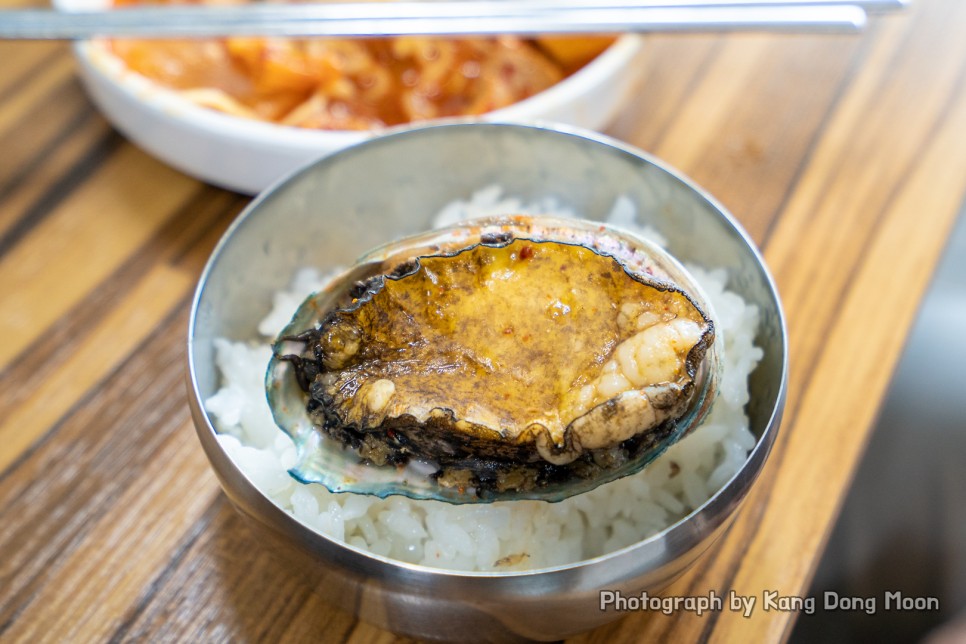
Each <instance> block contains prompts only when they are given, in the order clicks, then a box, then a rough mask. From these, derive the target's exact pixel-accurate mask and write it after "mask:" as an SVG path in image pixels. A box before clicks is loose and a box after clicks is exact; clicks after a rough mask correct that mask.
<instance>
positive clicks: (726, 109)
mask: <svg viewBox="0 0 966 644" xmlns="http://www.w3.org/2000/svg"><path fill="white" fill-rule="evenodd" d="M15 4H16V5H24V4H30V3H29V2H27V3H25V2H6V3H5V6H13V5H15ZM963 33H966V2H962V1H961V0H917V2H915V3H914V4H913V6H912V7H911V8H910V9H909V10H908V11H906V12H904V13H903V14H902V15H894V16H889V17H883V18H877V19H874V20H873V21H872V22H871V23H870V25H869V27H868V29H867V30H866V32H865V33H864V34H862V35H861V36H854V37H852V36H815V35H812V36H790V35H785V36H777V35H741V36H714V35H707V36H654V37H651V38H649V45H648V54H647V59H646V62H645V65H646V70H645V74H644V80H643V82H642V84H641V86H640V87H639V89H638V91H637V94H636V96H635V99H634V101H633V102H632V104H631V105H629V106H628V108H627V109H626V110H625V112H624V113H623V114H622V115H621V116H620V118H619V120H618V121H617V122H616V123H615V124H614V126H613V127H612V129H611V130H610V132H611V134H614V135H616V136H618V137H620V138H623V139H625V140H627V141H630V142H632V143H634V144H636V145H638V146H640V147H642V148H644V149H645V150H648V151H650V152H652V153H655V154H657V155H658V156H660V157H662V158H664V159H666V160H667V161H668V162H670V163H671V164H672V165H674V166H676V167H678V168H680V169H681V170H683V171H684V172H686V173H687V174H689V175H691V176H692V177H693V178H694V179H695V180H697V181H698V182H699V183H701V184H702V185H704V186H705V187H706V188H707V189H708V190H709V191H710V192H711V193H712V194H714V195H715V196H716V197H718V198H719V199H720V200H721V201H722V202H723V203H724V204H725V205H726V206H727V207H728V208H730V209H731V211H732V212H733V213H735V215H736V216H737V217H738V219H739V220H740V221H741V222H742V223H743V224H744V225H745V226H746V227H747V229H748V230H749V232H750V233H751V235H752V237H753V238H754V239H755V240H756V242H758V244H759V245H760V246H761V247H762V248H763V250H764V254H765V258H766V260H767V262H768V264H769V266H770V267H771V269H772V271H773V272H774V274H775V277H776V279H777V282H778V286H779V290H780V292H781V295H782V297H783V300H784V305H785V309H786V313H787V316H788V321H789V331H790V344H791V374H790V375H791V377H790V389H789V399H788V406H787V411H786V416H785V422H784V424H783V426H782V430H781V433H780V435H779V439H778V442H777V444H776V446H775V449H774V453H773V455H772V457H771V459H770V461H769V463H768V465H767V466H766V468H765V471H764V473H763V475H762V478H761V479H760V481H759V483H758V484H757V486H756V487H755V489H754V490H753V492H752V494H751V496H750V497H749V498H748V500H747V502H746V504H745V506H744V507H743V509H742V511H741V514H740V516H739V518H738V521H737V522H736V524H735V526H734V527H733V529H732V530H731V531H730V532H729V533H728V534H727V536H726V537H725V538H724V539H723V540H721V542H720V543H719V544H718V545H717V546H715V547H714V548H713V549H712V551H711V552H710V553H709V555H708V556H707V557H705V558H704V559H703V560H702V562H701V563H700V564H699V565H698V566H697V567H696V568H695V569H694V570H692V571H691V572H690V573H688V574H687V575H686V576H685V577H684V578H682V579H681V580H680V581H679V582H678V583H676V584H675V585H674V586H673V587H672V588H671V589H669V591H668V592H669V593H671V594H675V595H685V594H698V595H705V594H707V593H708V592H709V591H710V590H712V589H713V590H715V591H716V592H718V593H719V594H724V593H727V592H728V591H729V590H734V591H735V592H737V593H740V594H744V595H758V596H760V595H761V593H762V592H763V591H764V590H776V591H778V592H779V593H780V594H783V595H794V594H803V593H805V592H807V589H808V584H809V580H810V578H811V575H812V572H813V570H814V568H815V565H816V563H817V560H818V558H819V557H820V556H821V552H822V548H823V545H824V541H825V539H826V537H827V535H828V532H829V530H830V527H831V525H832V523H833V522H834V520H835V517H836V513H837V511H838V508H839V505H840V503H841V502H842V499H843V495H844V493H845V491H846V490H847V488H848V485H849V482H850V478H851V476H852V473H853V470H854V468H855V465H856V463H857V461H858V459H859V458H860V457H861V455H862V451H863V448H864V445H865V442H866V439H867V437H868V434H869V430H870V428H871V425H872V423H873V420H874V418H875V414H876V413H877V410H878V408H879V405H880V403H881V399H882V396H883V394H884V392H885V389H886V386H887V384H888V382H889V379H890V376H891V374H892V371H893V368H894V366H895V364H896V361H897V359H898V356H899V353H900V351H901V349H902V346H903V342H904V340H905V337H906V334H907V332H908V330H909V328H910V325H911V323H912V321H913V319H914V316H915V314H916V311H917V308H918V305H919V301H920V298H921V296H922V294H923V292H924V290H925V287H926V286H927V284H928V281H929V278H930V276H931V274H932V271H933V268H934V266H935V264H936V262H937V259H938V257H939V255H940V253H941V251H942V249H943V245H944V242H945V239H946V235H947V233H948V231H949V229H950V227H951V225H952V222H953V221H954V218H955V216H956V213H957V212H958V211H959V209H960V208H961V207H962V205H963V201H964V196H966V38H964V37H963ZM247 201H248V200H247V198H245V197H242V196H239V195H235V194H232V193H229V192H225V191H222V190H218V189H216V188H212V187H210V186H206V185H204V184H201V183H199V182H198V181H196V180H194V179H191V178H189V177H186V176H184V175H182V174H180V173H178V172H177V171H175V170H173V169H170V168H168V167H166V166H164V165H163V164H162V163H160V162H159V161H156V160H154V159H152V158H151V157H150V156H148V155H147V154H145V153H144V152H142V151H140V150H139V149H138V148H136V147H134V146H133V145H132V144H131V143H129V142H127V141H126V140H125V139H124V138H123V137H122V136H121V135H119V134H118V133H117V132H115V131H114V130H113V129H112V128H111V127H110V126H109V125H108V124H107V123H106V122H105V121H104V119H103V118H102V117H101V116H100V115H99V114H98V112H97V111H96V110H95V108H94V107H93V106H92V105H91V103H90V102H89V100H88V99H87V98H86V96H85V94H84V93H83V91H82V89H81V87H80V85H79V83H78V80H77V78H76V76H75V73H74V63H73V60H72V57H71V54H70V49H69V46H68V45H66V44H63V43H26V44H25V43H0V640H2V641H4V642H7V641H10V642H21V641H22V642H27V641H31V642H34V641H50V642H66V641H107V640H109V641H130V640H138V641H144V640H148V641H279V640H285V641H313V640H321V641H346V642H353V643H360V642H391V641H399V638H397V637H396V636H394V635H392V634H390V633H387V632H384V631H381V630H379V629H376V628H374V627H372V626H369V625H366V624H364V623H360V622H357V621H356V620H355V619H354V618H352V617H351V616H350V615H347V614H345V613H342V612H340V611H338V610H336V609H334V608H332V607H330V606H328V605H326V604H324V603H323V602H322V601H321V600H320V599H318V598H317V597H316V596H315V595H314V594H313V593H312V592H311V590H310V589H309V588H307V587H306V586H305V585H303V584H302V582H300V581H297V580H294V579H291V578H289V577H287V576H286V575H285V574H284V573H282V572H281V571H280V570H279V569H277V568H276V567H275V565H274V563H273V560H272V559H271V558H270V557H269V556H268V555H267V554H265V553H264V552H262V551H261V550H260V549H259V546H258V544H257V543H255V542H254V540H253V539H252V538H251V536H250V535H249V534H248V533H247V531H246V529H245V527H244V525H243V522H242V520H241V519H240V517H239V516H238V515H236V514H235V512H234V511H233V510H232V508H231V507H230V506H229V504H228V502H227V500H226V498H225V497H224V495H223V494H222V493H221V492H220V490H219V488H218V485H217V482H216V481H215V478H214V476H213V475H212V472H211V471H210V469H209V467H208V465H207V461H206V460H205V457H204V455H203V453H202V451H201V449H200V447H199V445H198V441H197V439H196V438H195V436H194V435H193V434H194V432H193V428H192V426H191V422H190V420H189V416H188V408H187V402H186V392H185V387H184V382H183V381H184V369H185V356H184V348H185V347H184V343H185V330H186V328H187V309H188V304H189V299H190V296H191V292H192V289H193V287H194V285H195V282H196V280H197V277H198V275H199V273H200V271H201V268H202V266H203V264H204V262H205V260H206V258H207V257H208V255H209V253H210V252H211V250H212V248H213V246H214V244H215V242H216V241H217V240H218V238H219V237H220V235H221V233H222V232H223V231H224V229H225V228H226V227H227V225H228V224H229V223H230V221H231V220H232V219H233V217H234V216H235V215H236V214H237V213H238V212H239V211H240V209H241V208H242V207H244V205H245V204H246V203H247ZM794 619H795V613H794V612H777V611H763V610H757V611H755V612H754V614H753V616H752V617H751V618H750V619H746V618H743V617H742V616H741V615H740V614H739V613H736V612H732V611H728V610H725V611H721V612H714V613H710V614H706V615H704V616H702V617H695V616H694V615H693V614H691V613H685V612H679V613H675V614H672V615H669V616H666V615H662V614H658V613H637V614H632V615H629V616H628V617H626V618H624V619H622V620H620V621H617V622H615V623H613V624H612V625H610V626H607V627H604V628H601V629H599V630H597V631H594V632H591V633H587V634H585V635H583V636H580V637H577V638H575V641H580V642H587V643H590V642H614V641H617V642H630V641H638V640H649V641H670V640H673V641H716V642H736V641H749V642H757V641H780V640H782V639H783V637H785V636H786V635H787V634H788V632H789V629H790V627H791V625H792V623H793V621H794Z"/></svg>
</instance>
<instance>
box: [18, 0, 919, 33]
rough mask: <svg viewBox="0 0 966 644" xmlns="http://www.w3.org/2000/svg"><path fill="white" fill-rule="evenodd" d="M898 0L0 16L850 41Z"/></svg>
mask: <svg viewBox="0 0 966 644" xmlns="http://www.w3.org/2000/svg"><path fill="white" fill-rule="evenodd" d="M905 4H906V2H905V1H904V0H855V1H852V2H850V1H847V0H678V1H674V0H636V1H634V0H598V1H596V2H594V1H593V0H589V1H588V0H516V1H513V2H486V1H479V0H470V1H459V2H413V1H409V2H376V3H358V4H356V3H336V4H314V5H307V4H292V5H282V4H258V5H238V6H231V7H225V6H185V5H178V6H163V7H158V6H142V7H134V8H124V9H115V10H110V11H83V12H70V13H68V12H59V11H44V10H27V11H20V10H15V11H11V10H6V11H0V38H3V39H45V40H47V39H83V38H91V37H96V36H113V37H137V38H153V37H160V38H171V37H209V36H226V35H238V36H256V35H260V36H346V37H378V36H397V35H405V34H422V35H448V36H459V35H475V34H499V33H506V34H536V33H588V32H615V33H616V32H627V31H630V32H657V31H674V32H683V31H776V30H777V31H816V30H820V31H828V32H855V31H857V30H859V29H861V28H862V27H863V26H864V24H865V11H866V10H869V11H887V10H893V9H898V8H901V7H903V6H904V5H905Z"/></svg>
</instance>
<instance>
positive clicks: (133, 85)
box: [54, 0, 643, 193]
mask: <svg viewBox="0 0 966 644" xmlns="http://www.w3.org/2000/svg"><path fill="white" fill-rule="evenodd" d="M54 4H55V5H56V6H57V7H58V8H59V9H62V10H65V11H83V10H91V9H100V8H104V7H106V6H107V5H108V2H107V1H106V0H54ZM642 49H643V41H642V39H641V38H640V37H639V36H635V35H626V36H623V37H621V38H620V39H619V40H618V41H617V42H616V43H614V44H613V45H612V46H611V47H610V48H608V49H607V51H605V52H604V53H603V54H601V55H600V56H598V57H597V58H596V59H595V60H594V61H592V62H591V63H589V64H588V65H586V66H585V67H584V68H583V69H581V70H579V71H578V72H576V73H575V74H573V75H571V76H570V77H568V78H566V79H564V80H563V81H561V82H560V83H557V84H556V85H554V86H553V87H551V88H549V89H547V90H545V91H543V92H540V93H539V94H536V95H535V96H532V97H531V98H529V99H527V100H524V101H521V102H519V103H516V104H514V105H511V106H509V107H506V108H504V109H501V110H496V111H494V112H490V113H489V114H487V115H485V116H483V117H481V119H482V120H487V121H502V122H517V123H526V122H531V123H540V122H559V123H567V124H570V125H577V126H581V127H585V128H589V129H595V130H599V129H601V128H603V127H605V126H606V125H608V124H609V122H610V121H611V120H612V119H613V118H614V117H615V116H616V114H617V112H618V110H619V109H620V108H621V107H622V106H623V105H624V103H625V102H626V101H627V99H628V98H629V97H630V94H631V91H632V90H633V89H634V87H635V85H636V84H637V81H638V79H639V77H640V71H641V68H642V66H641V65H639V64H637V63H638V59H639V56H640V54H641V52H642ZM74 53H75V55H76V57H77V61H78V65H79V70H80V75H81V78H82V79H83V81H84V85H85V87H86V88H87V91H88V93H89V94H90V96H91V98H92V99H93V100H94V102H95V103H96V104H97V106H98V107H99V108H100V110H101V111H102V112H103V113H104V115H105V116H106V117H107V118H108V119H109V120H110V121H111V122H112V123H113V124H114V125H115V126H116V127H117V128H118V129H119V130H121V131H122V132H123V133H124V134H125V135H126V136H127V137H128V138H130V139H131V140H132V141H134V142H135V143H137V144H138V145H139V146H141V147H142V148H144V149H145V150H147V151H148V152H150V153H151V154H153V155H154V156H156V157H157V158H159V159H161V160H162V161H164V162H165V163H168V164H169V165H172V166H174V167H176V168H178V169H179V170H182V171H183V172H186V173H187V174H190V175H192V176H194V177H197V178H199V179H202V180H204V181H207V182H209V183H213V184H216V185H218V186H221V187H224V188H229V189H231V190H237V191H240V192H246V193H256V192H259V191H261V190H263V189H264V188H267V187H268V186H269V185H271V184H272V183H274V182H275V181H276V180H277V179H279V178H281V177H283V176H285V175H287V174H289V173H290V172H291V171H293V170H295V169H296V168H298V167H301V166H302V165H304V164H306V163H307V162H309V161H311V160H313V159H315V158H317V157H319V156H322V155H324V154H328V153H329V152H333V151H335V150H338V149H341V148H344V147H346V146H347V145H351V144H353V143H357V142H359V141H362V140H363V139H366V138H370V137H372V136H374V135H377V134H381V133H383V132H384V131H385V130H381V131H369V132H356V131H320V130H307V129H303V128H296V127H288V126H282V125H275V124H272V123H265V122H260V121H252V120H248V119H242V118H237V117H233V116H229V115H226V114H222V113H220V112H216V111H214V110H210V109H206V108H203V107H199V106H198V105H195V104H194V103H192V102H190V101H188V100H186V99H184V98H182V97H181V96H180V95H179V94H178V93H177V92H174V91H171V90H169V89H166V88H164V87H162V86H161V85H159V84H157V83H155V82H153V81H151V80H148V79H147V78H145V77H143V76H141V75H140V74H136V73H134V72H132V71H130V70H128V69H127V68H126V67H125V65H124V63H123V62H122V61H121V60H120V59H119V58H118V57H116V56H114V55H113V54H112V53H111V52H110V51H109V50H108V48H107V47H106V46H105V45H104V43H103V42H98V41H90V42H79V43H77V45H76V46H75V49H74ZM391 129H393V130H395V129H406V126H402V127H401V128H391Z"/></svg>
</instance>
